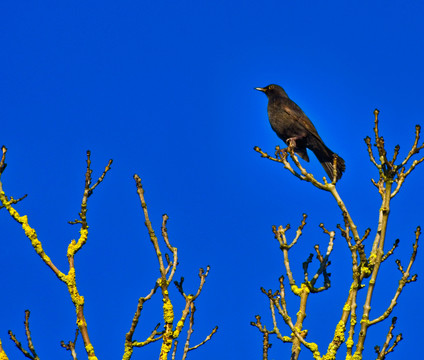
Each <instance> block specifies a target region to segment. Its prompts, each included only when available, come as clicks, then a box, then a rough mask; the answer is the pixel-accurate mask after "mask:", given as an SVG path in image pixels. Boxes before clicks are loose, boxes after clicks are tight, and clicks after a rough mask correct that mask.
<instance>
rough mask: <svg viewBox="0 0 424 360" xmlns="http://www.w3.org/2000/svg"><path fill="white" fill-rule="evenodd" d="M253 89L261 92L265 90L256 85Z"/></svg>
mask: <svg viewBox="0 0 424 360" xmlns="http://www.w3.org/2000/svg"><path fill="white" fill-rule="evenodd" d="M255 90H258V91H262V92H266V89H264V88H261V87H257V88H255Z"/></svg>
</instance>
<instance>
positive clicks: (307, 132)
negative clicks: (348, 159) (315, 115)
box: [255, 84, 346, 181]
mask: <svg viewBox="0 0 424 360" xmlns="http://www.w3.org/2000/svg"><path fill="white" fill-rule="evenodd" d="M255 90H258V91H262V92H263V93H265V95H266V96H267V97H268V118H269V122H270V124H271V128H272V129H273V130H274V131H275V133H276V134H277V136H278V137H279V138H280V139H281V140H283V141H284V142H285V143H286V144H287V145H288V146H289V149H290V148H292V149H293V151H294V152H295V153H296V154H297V155H299V156H300V157H301V158H302V159H303V160H305V161H307V162H309V156H308V153H307V150H306V149H309V150H311V151H312V152H313V153H314V154H315V156H316V157H317V159H318V161H319V162H320V163H321V165H322V166H323V168H324V170H325V172H326V173H327V175H328V176H329V178H330V179H333V178H334V173H333V164H334V155H336V156H337V171H336V181H337V180H340V178H341V177H342V174H343V172H344V171H345V170H346V165H345V161H344V160H343V159H342V158H341V157H340V156H338V155H337V154H335V153H334V152H333V151H331V150H330V149H329V148H328V147H327V146H326V145H325V144H324V141H323V140H322V139H321V137H320V136H319V135H318V131H317V130H316V129H315V126H314V125H313V124H312V122H311V120H309V118H308V117H307V116H306V115H305V113H304V112H303V111H302V109H301V108H300V107H299V106H298V105H297V104H296V103H295V102H294V101H293V100H291V99H290V98H289V97H288V95H287V93H286V92H285V91H284V89H283V88H282V87H281V86H279V85H275V84H271V85H268V86H265V87H263V88H262V87H257V88H255Z"/></svg>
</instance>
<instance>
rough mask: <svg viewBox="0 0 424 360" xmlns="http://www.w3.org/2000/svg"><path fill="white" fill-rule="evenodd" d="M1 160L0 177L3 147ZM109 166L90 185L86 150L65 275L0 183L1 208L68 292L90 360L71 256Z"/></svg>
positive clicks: (82, 239) (91, 352)
mask: <svg viewBox="0 0 424 360" xmlns="http://www.w3.org/2000/svg"><path fill="white" fill-rule="evenodd" d="M2 152H3V155H2V159H1V160H0V175H1V174H2V173H3V171H4V169H5V167H6V164H5V158H6V152H7V149H6V147H4V146H3V147H2ZM111 164H112V160H109V162H108V164H107V166H106V168H105V170H104V171H103V173H102V175H101V176H100V177H99V178H98V180H97V181H96V182H95V183H94V184H93V185H92V184H91V174H92V170H91V160H90V151H87V171H86V174H85V187H84V194H83V199H82V203H81V211H80V213H79V219H78V220H75V221H72V222H71V224H80V225H81V229H80V231H79V232H80V237H79V239H78V241H75V240H72V241H71V243H70V244H69V246H68V251H67V257H68V263H69V271H68V273H67V274H65V273H63V272H62V271H60V270H59V269H58V268H57V267H56V265H55V264H54V263H53V261H52V260H51V259H50V257H49V256H47V254H46V252H45V251H44V249H43V246H42V243H41V241H40V240H39V239H38V235H37V232H36V231H35V229H33V228H32V227H31V226H30V225H29V222H28V217H27V216H26V215H24V216H20V215H19V213H18V212H17V211H16V210H15V208H14V207H13V206H12V205H13V204H15V203H16V202H17V201H15V200H13V201H12V200H9V199H8V197H7V196H6V194H5V192H4V190H3V184H2V182H1V181H0V201H1V204H2V205H3V207H5V208H6V210H7V211H8V212H9V214H10V215H11V217H12V218H13V219H15V220H16V221H17V222H18V223H19V224H21V225H22V228H23V230H24V232H25V235H26V236H27V238H28V239H29V240H30V241H31V245H32V247H33V248H34V250H35V252H36V253H37V254H38V255H39V256H40V258H41V259H42V260H43V262H44V263H45V264H46V265H47V266H48V267H49V268H50V269H51V270H52V271H53V273H54V274H55V275H56V276H57V277H58V278H59V280H61V281H62V282H64V283H65V284H66V286H67V288H68V292H69V294H70V296H71V300H72V302H73V304H74V306H75V311H76V316H77V325H78V328H79V331H80V332H81V336H82V338H83V341H84V345H85V350H86V352H87V355H88V358H89V360H96V359H97V358H96V356H95V353H94V348H93V345H92V344H91V342H90V339H89V336H88V330H87V323H86V320H85V317H84V297H83V296H81V295H80V294H79V292H78V288H77V284H76V272H75V265H74V256H75V254H76V253H77V252H78V251H79V250H80V249H81V248H82V246H83V245H84V244H85V243H86V241H87V237H88V224H87V216H86V214H87V200H88V198H89V197H90V196H91V195H92V193H93V191H94V189H95V188H96V187H97V186H98V185H99V184H100V183H101V182H102V181H103V179H104V177H105V176H106V173H107V172H108V171H109V170H110V166H111Z"/></svg>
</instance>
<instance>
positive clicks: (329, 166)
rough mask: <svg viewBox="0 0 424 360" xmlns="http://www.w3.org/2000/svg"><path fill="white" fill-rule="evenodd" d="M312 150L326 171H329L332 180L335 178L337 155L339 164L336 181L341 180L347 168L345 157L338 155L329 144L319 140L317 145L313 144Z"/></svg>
mask: <svg viewBox="0 0 424 360" xmlns="http://www.w3.org/2000/svg"><path fill="white" fill-rule="evenodd" d="M311 150H312V151H313V153H314V154H315V156H316V157H317V159H318V160H319V162H320V163H321V165H322V167H323V168H324V170H325V172H326V173H327V175H328V177H329V179H330V181H333V178H334V170H333V169H334V157H335V156H336V157H337V160H336V161H337V166H336V181H337V180H340V178H341V177H342V175H343V172H344V171H345V170H346V164H345V161H344V160H343V158H341V157H340V156H338V155H337V154H336V153H334V152H332V151H331V150H330V149H329V148H328V147H327V146H325V144H324V143H322V142H317V143H316V144H315V146H313V147H312V146H311Z"/></svg>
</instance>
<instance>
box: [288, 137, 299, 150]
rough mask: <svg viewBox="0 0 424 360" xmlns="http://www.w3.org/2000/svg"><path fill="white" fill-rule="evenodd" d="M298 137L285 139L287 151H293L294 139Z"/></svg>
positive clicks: (294, 146)
mask: <svg viewBox="0 0 424 360" xmlns="http://www.w3.org/2000/svg"><path fill="white" fill-rule="evenodd" d="M297 139H299V138H298V137H291V138H288V139H287V140H286V144H287V145H288V148H287V150H288V152H293V150H294V149H295V148H296V140H297Z"/></svg>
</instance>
